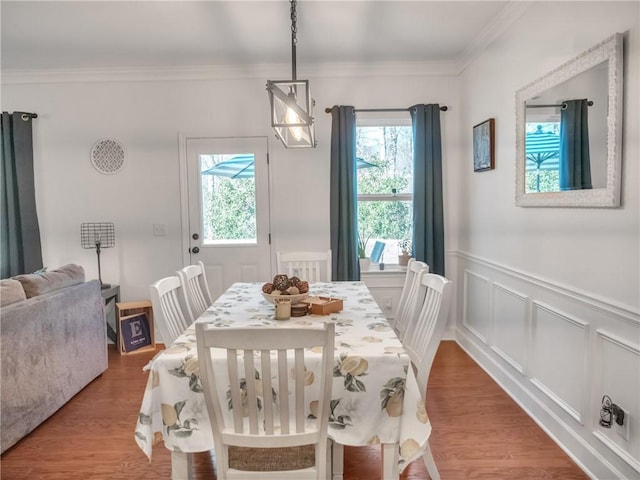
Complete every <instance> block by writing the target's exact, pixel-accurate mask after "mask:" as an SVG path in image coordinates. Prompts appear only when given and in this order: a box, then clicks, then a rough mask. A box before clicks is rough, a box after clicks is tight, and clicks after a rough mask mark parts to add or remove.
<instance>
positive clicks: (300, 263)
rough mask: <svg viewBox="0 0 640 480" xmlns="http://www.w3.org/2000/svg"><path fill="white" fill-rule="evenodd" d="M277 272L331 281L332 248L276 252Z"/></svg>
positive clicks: (312, 280) (318, 280) (301, 278)
mask: <svg viewBox="0 0 640 480" xmlns="http://www.w3.org/2000/svg"><path fill="white" fill-rule="evenodd" d="M276 268H277V270H278V271H277V273H285V274H287V275H289V276H290V277H291V276H294V275H295V276H296V277H298V278H299V279H300V280H306V281H308V282H330V281H331V250H327V251H323V252H276Z"/></svg>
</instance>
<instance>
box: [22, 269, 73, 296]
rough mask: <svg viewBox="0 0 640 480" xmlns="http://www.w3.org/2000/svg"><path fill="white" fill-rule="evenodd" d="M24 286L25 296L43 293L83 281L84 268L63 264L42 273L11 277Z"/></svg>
mask: <svg viewBox="0 0 640 480" xmlns="http://www.w3.org/2000/svg"><path fill="white" fill-rule="evenodd" d="M13 278H14V279H15V280H18V281H19V282H20V283H21V284H22V287H23V288H24V293H25V294H26V296H27V298H31V297H35V296H37V295H42V294H43V293H47V292H51V291H53V290H59V289H61V288H65V287H69V286H71V285H76V284H78V283H83V282H84V268H82V267H81V266H80V265H73V264H69V265H65V266H64V267H60V268H57V269H55V270H51V271H50V272H43V273H30V274H25V275H17V276H15V277H13Z"/></svg>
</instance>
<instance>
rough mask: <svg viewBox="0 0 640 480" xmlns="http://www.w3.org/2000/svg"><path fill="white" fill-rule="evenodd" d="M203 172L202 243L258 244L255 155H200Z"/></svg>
mask: <svg viewBox="0 0 640 480" xmlns="http://www.w3.org/2000/svg"><path fill="white" fill-rule="evenodd" d="M200 172H201V175H200V185H201V199H200V201H201V202H202V209H201V211H202V233H203V238H202V241H203V243H204V244H210V245H211V244H225V243H226V244H241V243H244V244H247V243H251V244H255V243H257V233H256V232H257V229H256V188H255V176H254V157H253V155H246V154H233V155H228V154H225V155H200Z"/></svg>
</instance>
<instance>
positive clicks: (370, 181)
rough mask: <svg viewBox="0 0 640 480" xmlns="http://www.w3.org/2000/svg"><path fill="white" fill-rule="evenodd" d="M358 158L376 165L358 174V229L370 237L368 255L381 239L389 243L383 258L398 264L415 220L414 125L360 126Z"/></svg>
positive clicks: (357, 148)
mask: <svg viewBox="0 0 640 480" xmlns="http://www.w3.org/2000/svg"><path fill="white" fill-rule="evenodd" d="M356 157H358V159H361V160H363V161H364V162H367V163H368V164H373V165H374V166H373V167H368V168H359V169H358V175H357V182H358V232H360V235H361V236H364V237H370V240H369V242H368V244H367V250H366V252H367V255H369V254H370V253H371V250H372V249H373V246H374V244H375V241H381V242H384V243H385V249H384V256H383V258H382V260H381V261H383V262H384V263H389V264H394V263H398V255H399V254H400V249H399V246H398V243H399V241H400V240H403V239H407V238H411V232H412V223H413V220H412V216H413V133H412V129H411V126H410V125H398V124H395V125H393V124H392V125H390V124H380V125H366V126H357V127H356ZM361 164H362V162H361ZM365 165H366V164H365Z"/></svg>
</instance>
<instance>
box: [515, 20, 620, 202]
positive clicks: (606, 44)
mask: <svg viewBox="0 0 640 480" xmlns="http://www.w3.org/2000/svg"><path fill="white" fill-rule="evenodd" d="M622 45H623V37H622V34H621V33H616V34H614V35H612V36H610V37H609V38H607V39H606V40H604V41H602V42H600V43H599V44H597V45H595V46H594V47H592V48H590V49H589V50H587V51H585V52H583V53H581V54H580V55H578V56H577V57H575V58H574V59H572V60H570V61H568V62H566V63H564V64H563V65H561V66H559V67H558V68H556V69H555V70H552V71H551V72H549V73H548V74H546V75H544V76H543V77H540V78H539V79H537V80H535V81H534V82H531V83H530V84H529V85H527V86H525V87H523V88H521V89H520V90H518V91H517V92H516V206H518V207H588V208H590V207H600V208H602V207H605V208H606V207H608V208H611V207H619V206H620V177H621V175H622V171H621V164H622V151H621V150H622V95H623V90H622V88H623V86H622V79H623V71H622V59H623V57H622ZM605 61H609V65H608V80H607V85H608V100H609V105H608V108H607V186H606V187H605V188H594V189H588V190H570V191H563V192H532V193H527V192H525V183H526V182H525V167H526V160H525V130H526V129H525V126H526V120H525V112H526V108H525V101H526V100H527V99H530V98H532V97H534V96H536V95H539V94H540V93H542V92H544V91H546V90H548V89H549V88H552V87H555V86H556V85H559V84H561V83H563V82H565V81H566V80H569V79H571V78H573V77H575V76H576V75H579V74H580V73H582V72H584V71H586V70H589V69H590V68H592V67H594V66H596V65H598V64H600V63H602V62H605Z"/></svg>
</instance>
